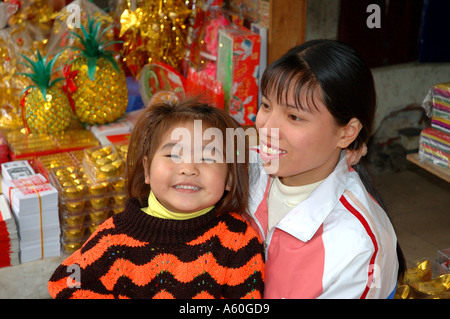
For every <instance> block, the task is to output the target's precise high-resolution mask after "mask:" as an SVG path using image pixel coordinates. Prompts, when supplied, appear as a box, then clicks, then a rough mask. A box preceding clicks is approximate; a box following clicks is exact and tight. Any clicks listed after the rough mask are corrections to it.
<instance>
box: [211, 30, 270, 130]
mask: <svg viewBox="0 0 450 319" xmlns="http://www.w3.org/2000/svg"><path fill="white" fill-rule="evenodd" d="M219 44H220V45H219V50H218V60H217V79H218V80H219V81H220V82H222V85H223V90H224V93H225V109H226V110H228V111H229V113H230V114H231V116H233V117H234V118H235V120H236V121H238V122H239V124H241V125H254V122H255V119H256V113H257V110H258V68H259V51H260V44H261V37H260V36H259V35H258V34H256V33H254V32H252V31H250V30H248V29H245V28H243V27H229V28H224V29H221V30H220V31H219Z"/></svg>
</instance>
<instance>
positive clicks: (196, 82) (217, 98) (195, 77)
mask: <svg viewBox="0 0 450 319" xmlns="http://www.w3.org/2000/svg"><path fill="white" fill-rule="evenodd" d="M186 91H187V94H188V95H189V96H194V97H198V98H201V99H202V100H204V101H205V102H206V103H209V104H211V105H214V106H215V107H217V108H219V109H224V107H225V101H224V99H225V96H224V92H223V85H222V83H221V82H220V81H218V80H216V79H215V78H214V77H212V76H211V75H209V74H208V73H206V72H204V71H203V70H202V71H195V70H194V69H193V68H190V69H189V72H188V77H187V82H186Z"/></svg>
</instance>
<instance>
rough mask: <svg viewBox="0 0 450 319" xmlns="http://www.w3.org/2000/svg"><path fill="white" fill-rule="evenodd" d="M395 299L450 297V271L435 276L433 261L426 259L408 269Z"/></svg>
mask: <svg viewBox="0 0 450 319" xmlns="http://www.w3.org/2000/svg"><path fill="white" fill-rule="evenodd" d="M394 298H395V299H449V298H450V273H439V274H438V275H437V276H433V272H432V262H431V261H430V260H424V261H422V262H419V263H418V264H417V265H416V267H411V268H408V269H407V270H406V273H405V275H404V277H403V278H402V279H401V281H400V282H399V285H398V287H397V291H396V293H395V297H394Z"/></svg>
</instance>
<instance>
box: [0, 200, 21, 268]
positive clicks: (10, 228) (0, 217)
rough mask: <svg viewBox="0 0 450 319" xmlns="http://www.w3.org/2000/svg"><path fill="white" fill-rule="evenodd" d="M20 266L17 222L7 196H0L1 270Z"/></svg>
mask: <svg viewBox="0 0 450 319" xmlns="http://www.w3.org/2000/svg"><path fill="white" fill-rule="evenodd" d="M18 264H19V237H18V233H17V226H16V221H15V219H14V217H13V215H12V213H11V210H10V209H9V205H8V203H7V202H6V199H5V196H4V195H3V194H0V268H1V267H6V266H13V265H18Z"/></svg>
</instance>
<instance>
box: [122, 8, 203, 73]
mask: <svg viewBox="0 0 450 319" xmlns="http://www.w3.org/2000/svg"><path fill="white" fill-rule="evenodd" d="M122 9H123V8H119V10H122ZM204 10H205V8H204V5H203V1H199V0H164V1H163V0H153V1H134V3H133V4H132V3H130V2H127V5H126V7H125V8H124V9H123V11H122V13H121V15H120V23H121V26H120V34H119V37H120V38H121V39H123V40H124V41H125V42H124V45H123V48H122V51H121V53H122V54H123V56H124V57H125V58H126V59H125V63H126V65H127V67H128V69H129V70H130V72H131V74H132V75H133V76H134V77H136V78H137V77H138V76H139V74H140V72H141V70H142V68H143V67H144V65H146V64H148V63H159V62H160V63H164V64H166V65H170V66H171V67H173V68H174V69H176V70H177V71H178V72H180V73H183V71H182V69H183V63H184V61H185V56H186V52H195V48H193V46H194V47H195V46H196V45H197V41H198V36H196V35H197V34H199V32H200V30H199V28H201V23H199V20H201V19H202V16H203V14H204ZM192 54H194V53H192Z"/></svg>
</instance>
